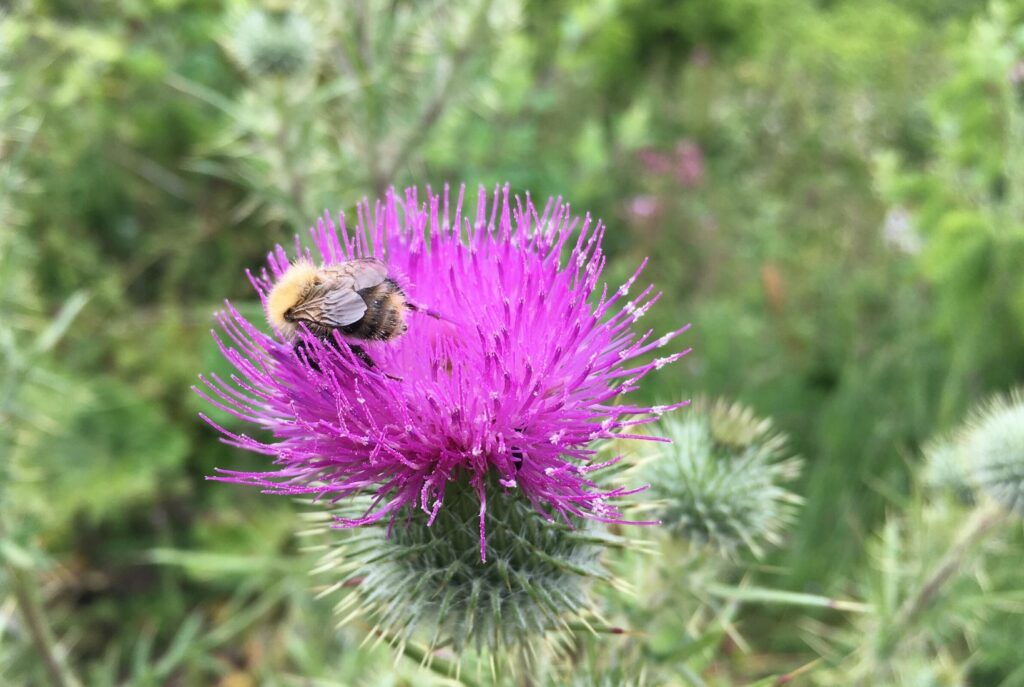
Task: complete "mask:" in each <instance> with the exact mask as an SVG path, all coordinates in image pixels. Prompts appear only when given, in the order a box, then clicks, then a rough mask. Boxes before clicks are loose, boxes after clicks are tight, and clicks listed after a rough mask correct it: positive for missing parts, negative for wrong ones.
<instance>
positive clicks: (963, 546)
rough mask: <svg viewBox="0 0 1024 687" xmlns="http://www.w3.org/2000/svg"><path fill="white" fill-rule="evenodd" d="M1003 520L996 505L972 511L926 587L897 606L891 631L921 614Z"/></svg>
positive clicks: (928, 579)
mask: <svg viewBox="0 0 1024 687" xmlns="http://www.w3.org/2000/svg"><path fill="white" fill-rule="evenodd" d="M1006 517H1007V514H1006V511H1005V510H1003V509H1002V508H1000V507H999V506H997V505H991V506H989V507H986V508H982V509H979V510H977V511H975V513H974V515H973V517H971V519H970V520H968V521H967V522H966V523H965V524H964V526H963V529H961V530H960V533H959V536H957V537H956V539H955V540H954V542H953V544H952V545H951V546H950V547H949V550H948V551H946V554H945V555H944V556H943V557H942V560H940V561H939V564H938V566H936V568H935V570H933V571H932V573H931V575H929V576H928V578H927V580H926V581H925V583H924V584H923V585H921V588H920V589H919V590H918V591H917V593H916V594H914V595H913V596H911V597H910V598H908V599H907V600H906V601H905V602H904V603H903V605H902V606H900V609H899V611H897V613H896V617H895V619H894V622H893V629H898V628H903V627H906V626H907V625H909V624H910V623H912V622H913V621H914V620H915V619H916V618H917V617H918V616H919V615H920V614H921V613H922V612H924V611H925V610H926V609H927V608H928V606H930V605H931V603H932V601H934V600H935V598H936V597H937V596H938V595H939V593H940V592H941V591H942V588H943V587H944V586H945V585H946V583H947V582H949V580H950V579H952V578H953V576H954V575H955V574H956V572H957V571H958V570H959V569H960V564H961V563H962V562H963V561H964V560H965V559H966V558H967V556H968V554H969V553H970V552H971V550H972V549H974V548H975V547H976V546H978V545H979V544H980V542H981V541H983V540H984V539H985V537H986V536H987V535H988V534H989V533H990V532H991V531H992V530H993V529H995V528H996V526H998V525H999V524H1000V523H1001V522H1003V521H1004V520H1005V519H1006Z"/></svg>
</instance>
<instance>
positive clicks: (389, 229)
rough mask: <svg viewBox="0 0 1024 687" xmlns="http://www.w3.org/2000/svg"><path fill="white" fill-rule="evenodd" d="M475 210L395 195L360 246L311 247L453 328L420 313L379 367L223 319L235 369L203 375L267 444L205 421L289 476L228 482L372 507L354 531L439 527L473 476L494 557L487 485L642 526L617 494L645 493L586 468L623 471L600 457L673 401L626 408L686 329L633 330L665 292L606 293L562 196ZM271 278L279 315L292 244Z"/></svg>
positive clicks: (354, 235) (259, 283)
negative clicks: (412, 516)
mask: <svg viewBox="0 0 1024 687" xmlns="http://www.w3.org/2000/svg"><path fill="white" fill-rule="evenodd" d="M462 201H463V191H460V193H459V197H458V200H457V201H456V202H455V203H454V204H450V203H449V196H448V191H447V189H445V192H444V194H443V195H442V196H438V195H433V194H429V192H428V198H427V201H426V202H425V203H424V202H421V201H420V199H419V195H418V192H417V191H416V189H408V190H406V192H405V195H404V199H399V198H398V197H397V196H396V195H395V194H394V192H393V191H392V192H389V193H388V195H387V197H386V199H385V200H384V201H383V202H382V203H381V202H378V203H377V204H376V206H375V207H374V210H373V211H372V212H371V209H370V207H369V205H368V204H364V205H363V206H361V207H360V208H359V211H358V216H359V220H358V224H357V227H356V230H355V231H354V232H350V231H349V230H348V228H347V227H346V225H345V220H344V217H342V218H341V223H340V228H336V227H335V225H334V224H333V222H332V221H331V219H330V217H329V216H325V217H324V219H323V220H322V221H320V222H318V224H317V227H316V228H315V229H313V230H311V231H312V236H313V241H314V244H315V251H316V253H317V255H316V257H315V259H314V255H313V252H312V251H310V250H309V249H303V248H302V247H301V245H300V243H299V240H298V238H296V247H295V252H294V254H293V257H294V258H298V257H300V256H301V257H304V258H305V259H308V260H310V261H313V262H320V261H323V262H326V263H334V262H339V261H344V260H347V259H350V258H353V257H357V256H369V255H373V256H376V257H377V258H379V259H381V260H383V261H384V262H386V263H387V265H388V269H389V272H390V274H391V275H392V276H393V277H394V278H395V279H396V280H397V281H398V283H399V284H400V285H401V286H402V287H403V289H404V290H405V292H406V294H407V296H408V297H409V298H410V299H411V301H413V302H415V303H419V304H426V305H429V307H430V308H431V309H433V310H435V311H438V312H441V313H444V314H446V315H447V316H448V317H449V319H450V321H447V320H446V321H439V320H435V319H431V318H429V317H426V316H424V315H423V314H422V312H412V313H410V316H409V331H408V333H406V334H405V335H403V336H402V337H400V338H398V339H397V340H395V341H393V342H388V343H386V344H378V345H376V346H374V345H369V346H366V347H365V348H366V355H368V356H369V358H370V359H371V361H372V363H373V365H372V366H370V365H367V364H366V362H364V360H363V359H362V358H360V357H356V355H354V354H353V353H352V352H351V351H350V350H349V349H348V347H346V346H343V345H337V342H335V345H329V344H327V343H325V342H323V341H320V340H318V339H316V338H314V337H312V336H310V335H309V333H308V332H303V333H302V334H301V343H302V347H303V349H304V351H305V353H304V354H301V355H300V354H297V352H296V350H295V348H294V347H293V345H292V344H290V343H288V342H286V341H284V340H282V339H280V338H277V337H274V336H268V335H267V334H264V333H262V332H261V331H259V330H258V329H257V328H256V326H254V325H253V324H252V323H250V322H248V321H247V320H246V319H245V318H244V317H243V316H242V315H241V314H240V313H239V312H238V311H237V310H236V309H235V308H234V307H232V306H231V304H230V303H228V304H227V310H226V312H223V313H221V314H220V315H219V317H218V320H219V322H220V325H221V328H222V330H223V332H224V333H225V334H226V337H227V340H226V341H225V340H224V338H222V337H221V336H220V335H217V334H215V337H216V338H217V342H218V344H219V346H220V348H221V351H222V353H223V354H224V356H225V357H226V358H227V360H228V361H229V362H230V363H231V364H232V365H233V366H234V367H235V369H236V370H237V375H233V376H232V377H231V379H230V380H224V379H221V378H219V377H217V376H215V375H214V376H211V377H210V378H204V377H200V379H201V380H202V382H203V384H204V387H205V388H204V389H202V390H200V391H199V392H200V394H201V395H203V396H204V398H206V399H207V400H208V401H210V402H211V403H213V404H214V405H215V406H217V407H219V408H221V409H223V410H226V411H227V412H229V413H231V414H233V415H234V416H236V417H237V418H240V419H242V420H244V421H247V422H249V423H251V424H253V425H255V426H256V427H258V428H261V429H264V430H266V431H268V432H269V434H270V436H271V439H269V440H267V441H260V440H258V439H255V438H253V437H250V436H246V435H243V434H235V433H233V432H231V431H229V430H227V429H224V428H222V427H219V426H218V425H216V424H215V423H214V422H213V421H212V420H210V419H209V418H206V419H207V421H208V422H210V424H212V425H213V426H214V427H216V428H217V429H219V430H220V431H221V432H222V433H223V434H224V436H225V441H226V442H227V443H229V444H232V445H235V446H238V447H241V448H244V449H248V450H250V451H253V452H256V453H262V454H266V455H269V456H273V457H274V459H275V461H274V462H275V464H276V465H277V469H276V470H271V471H268V472H238V471H229V470H223V471H220V474H219V475H218V476H217V477H215V478H214V479H220V480H224V481H231V482H238V483H242V484H250V485H255V486H259V487H261V488H263V489H264V490H266V491H268V492H270V493H277V494H290V495H295V494H310V495H314V496H316V497H318V498H324V499H328V500H330V501H332V502H337V501H340V500H342V499H345V498H347V497H351V496H355V495H359V494H369V495H370V497H371V498H370V502H369V505H368V506H366V508H365V510H364V511H363V512H361V513H360V514H359V515H356V516H352V517H339V518H338V519H337V520H336V524H337V526H339V527H355V526H360V525H366V524H371V523H375V522H378V521H381V520H382V519H383V520H385V521H386V522H388V523H389V525H391V524H395V523H396V522H400V523H404V522H406V521H407V520H408V512H409V511H408V508H412V507H416V508H419V509H421V510H422V511H423V512H424V513H426V514H427V518H426V525H427V526H429V525H431V524H432V523H434V521H435V519H436V518H437V517H438V515H439V513H440V511H441V509H442V507H443V506H444V504H445V501H446V488H447V486H448V485H449V484H450V483H452V482H453V481H456V480H459V479H466V480H467V482H468V483H469V484H470V485H471V486H472V488H473V490H474V492H475V493H476V496H477V514H478V515H477V520H478V533H479V536H478V539H479V552H480V556H481V558H484V559H486V553H487V546H486V533H485V525H486V518H485V515H486V512H487V503H488V500H487V499H488V493H489V492H491V493H493V490H491V489H485V484H486V483H488V478H489V477H491V476H493V477H494V478H495V479H496V484H497V485H498V488H500V489H502V490H507V491H509V492H517V493H521V494H522V497H523V498H525V499H526V500H527V501H528V502H529V504H530V505H531V506H532V507H533V508H534V509H536V510H537V511H539V512H540V513H542V514H544V516H545V517H548V518H551V519H557V520H560V521H562V522H563V523H566V524H568V523H572V522H574V519H583V518H590V519H593V520H597V521H600V522H616V523H625V522H629V521H627V520H625V519H624V516H623V515H622V514H621V512H620V511H619V509H618V507H617V505H616V503H617V502H616V500H617V499H618V498H619V497H623V496H626V495H629V494H633V493H635V492H637V491H640V490H641V489H642V488H643V487H637V488H627V487H623V486H619V487H615V488H611V489H608V490H602V489H601V488H599V487H598V486H597V484H596V483H595V482H594V481H593V480H592V477H591V473H593V472H594V471H596V470H599V469H600V468H602V467H606V466H607V465H611V464H613V463H615V462H616V460H617V458H613V459H612V460H610V461H605V462H597V461H596V460H595V457H596V450H595V449H593V448H591V445H592V443H593V442H596V441H598V440H601V439H606V438H609V437H618V438H630V437H633V435H631V434H628V433H625V430H626V428H628V427H629V426H631V425H637V424H644V423H648V422H653V421H655V420H656V419H657V417H658V416H660V414H661V413H663V412H664V411H666V410H669V409H671V408H674V407H677V406H665V407H658V408H649V407H644V406H638V405H629V404H624V405H612V401H613V399H615V398H616V397H617V396H620V395H624V394H628V393H630V392H632V391H634V390H636V389H637V388H638V384H639V381H640V380H641V379H642V378H643V377H644V376H645V375H647V374H648V373H649V372H651V371H654V370H658V369H660V368H662V367H664V366H665V365H666V364H669V363H671V362H673V361H675V360H677V359H678V358H680V357H681V356H682V355H684V354H685V353H686V351H681V352H675V353H670V354H668V355H664V356H661V357H656V358H654V359H653V360H648V359H647V357H648V354H652V353H654V352H655V351H658V350H659V349H662V348H663V347H665V346H666V345H667V344H668V343H669V342H670V341H671V340H672V339H673V338H674V337H675V336H677V335H678V334H680V333H681V332H683V331H685V329H686V327H683V328H682V329H679V330H676V331H673V332H670V333H668V334H665V335H664V336H661V337H660V338H652V335H653V331H652V330H648V331H647V332H646V333H644V334H643V335H641V336H639V337H637V336H636V335H634V334H633V332H632V331H631V326H632V325H633V324H634V323H635V322H636V321H637V320H639V319H640V317H641V316H642V315H643V314H644V313H645V312H646V311H647V310H648V308H650V307H651V305H652V304H653V303H654V302H655V301H657V299H658V295H659V294H656V293H654V292H653V287H650V286H648V287H647V288H645V289H643V290H641V291H640V293H639V294H638V295H636V296H635V297H633V298H631V299H630V298H628V294H629V291H630V289H631V288H632V286H633V284H634V283H635V281H636V280H637V278H638V277H639V274H640V271H641V270H642V269H643V266H644V265H643V264H641V265H640V267H639V268H638V269H637V271H636V272H635V273H634V274H633V276H632V277H630V279H629V280H628V281H627V282H626V283H625V284H624V285H622V286H621V287H619V288H618V289H615V290H612V291H610V292H609V290H608V288H607V286H604V287H601V288H600V289H599V287H598V279H599V277H600V275H601V270H602V268H603V267H604V263H605V258H604V255H603V254H602V252H601V238H602V235H603V234H604V226H603V225H602V224H601V223H600V222H597V223H595V222H593V221H591V219H590V218H589V216H588V217H586V218H585V219H584V220H583V221H582V223H580V222H579V221H578V220H577V219H575V218H573V216H572V215H571V214H570V210H569V207H568V205H566V204H563V203H562V202H561V201H560V200H549V201H548V203H547V204H546V205H545V207H544V209H543V211H540V212H538V210H537V208H535V207H534V205H533V204H532V203H531V201H530V198H529V196H528V195H527V197H526V199H525V202H524V201H522V200H521V199H519V198H515V199H510V197H509V191H508V187H507V186H506V187H505V188H504V190H503V191H502V192H500V193H499V191H498V189H495V192H494V195H493V198H492V199H491V200H490V202H488V198H487V195H486V193H485V192H484V190H483V189H481V190H480V193H479V196H478V199H477V208H476V213H475V214H474V215H472V217H470V216H469V215H468V214H467V215H464V214H463V207H462ZM488 210H489V212H488ZM563 260H564V262H563ZM268 264H269V267H268V269H267V270H264V271H263V273H262V274H261V275H260V276H254V275H250V279H251V281H252V283H253V285H254V286H255V288H256V290H257V292H258V293H259V295H260V297H261V299H263V300H264V303H265V302H266V297H267V294H268V293H269V291H270V290H271V288H272V286H273V284H274V281H275V280H276V279H277V278H279V277H280V275H281V274H283V273H284V271H285V270H286V269H287V268H288V265H289V256H288V254H287V253H286V252H285V250H284V249H283V248H281V247H280V246H278V247H277V248H276V249H275V250H274V251H273V252H272V253H270V255H269V258H268ZM644 264H646V261H645V262H644ZM598 294H599V295H598ZM595 296H596V298H595ZM638 358H644V360H641V361H639V362H637V359H638ZM645 360H646V361H645ZM680 405H681V404H680ZM204 417H205V416H204ZM635 438H641V439H652V437H649V436H637V437H635ZM400 514H401V515H400ZM410 526H415V525H410ZM396 529H397V528H396Z"/></svg>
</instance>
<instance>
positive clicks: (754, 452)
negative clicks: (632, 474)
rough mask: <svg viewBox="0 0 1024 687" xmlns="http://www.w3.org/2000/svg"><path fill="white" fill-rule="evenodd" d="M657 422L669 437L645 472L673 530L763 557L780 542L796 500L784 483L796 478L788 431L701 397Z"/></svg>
mask: <svg viewBox="0 0 1024 687" xmlns="http://www.w3.org/2000/svg"><path fill="white" fill-rule="evenodd" d="M662 429H663V430H664V432H665V434H666V436H667V437H668V438H669V439H671V441H672V443H671V444H661V445H660V446H661V449H660V451H659V455H658V457H657V458H656V459H655V460H653V461H651V462H650V463H649V464H648V466H647V478H648V479H649V480H650V482H651V485H652V492H653V494H654V495H655V496H657V497H660V499H661V503H662V504H663V505H662V508H661V513H660V515H661V518H662V520H663V521H664V523H665V524H666V525H667V526H668V527H669V529H670V530H671V531H672V532H673V533H675V534H677V535H678V536H681V537H683V538H686V539H692V540H695V541H697V542H702V543H707V544H709V545H711V546H713V547H715V548H717V549H718V550H719V551H721V552H722V553H725V554H732V553H734V552H735V551H737V550H738V549H742V548H746V549H749V550H750V551H751V552H752V553H753V554H754V555H756V556H760V555H762V553H763V552H764V547H765V545H766V544H778V543H779V542H780V541H781V536H782V532H783V529H784V528H785V526H786V525H787V524H788V523H789V522H790V521H791V520H792V519H793V516H794V506H795V504H797V503H799V501H800V500H799V498H798V497H797V496H795V495H794V494H792V493H790V492H789V491H787V490H786V489H785V488H784V487H783V486H782V484H783V483H785V482H788V481H790V480H792V479H794V478H796V477H797V475H798V474H799V472H800V461H799V460H797V459H795V458H788V459H784V456H785V438H784V437H783V436H782V435H780V434H776V433H774V432H773V430H772V427H771V423H770V422H769V421H768V420H764V419H760V418H758V417H757V416H755V415H754V413H753V411H751V410H750V409H748V408H745V407H744V406H741V405H739V404H729V403H726V402H725V401H716V402H714V403H710V402H707V401H703V400H702V401H697V402H696V403H694V405H693V406H692V408H691V409H689V410H687V412H686V413H685V414H684V415H682V416H681V417H678V418H671V419H667V420H666V421H665V422H664V423H663V424H662Z"/></svg>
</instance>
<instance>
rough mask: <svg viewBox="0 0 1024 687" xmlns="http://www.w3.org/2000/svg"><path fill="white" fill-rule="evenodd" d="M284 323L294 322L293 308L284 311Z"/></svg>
mask: <svg viewBox="0 0 1024 687" xmlns="http://www.w3.org/2000/svg"><path fill="white" fill-rule="evenodd" d="M284 321H285V322H294V321H295V310H294V309H293V308H288V309H287V310H285V311H284Z"/></svg>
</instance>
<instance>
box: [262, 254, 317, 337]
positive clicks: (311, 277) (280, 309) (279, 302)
mask: <svg viewBox="0 0 1024 687" xmlns="http://www.w3.org/2000/svg"><path fill="white" fill-rule="evenodd" d="M321 281H322V278H321V276H320V274H319V271H318V270H317V268H316V266H314V265H313V264H312V263H311V262H307V261H300V262H296V263H295V264H293V265H292V266H291V267H289V268H288V270H287V271H286V272H285V273H284V274H282V275H281V277H280V278H279V279H278V280H277V282H275V284H274V287H273V288H272V289H271V290H270V293H269V294H267V302H266V310H267V321H268V322H270V326H272V327H273V328H274V329H276V330H278V331H280V332H281V333H283V334H286V335H287V334H288V333H289V332H290V331H293V330H294V329H295V326H296V323H297V322H298V321H299V318H298V317H297V312H296V311H297V310H298V309H299V306H300V305H301V304H302V303H303V301H304V299H305V298H306V296H307V295H308V294H309V292H310V290H311V289H312V288H313V287H314V286H315V285H317V284H319V283H320V282H321Z"/></svg>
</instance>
